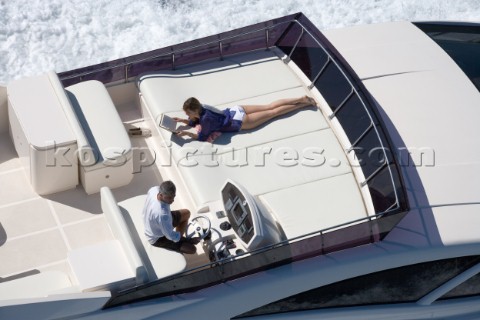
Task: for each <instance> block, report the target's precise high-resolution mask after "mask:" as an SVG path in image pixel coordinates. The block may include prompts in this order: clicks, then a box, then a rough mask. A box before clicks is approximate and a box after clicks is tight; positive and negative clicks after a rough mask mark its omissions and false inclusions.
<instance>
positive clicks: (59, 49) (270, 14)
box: [0, 0, 480, 84]
mask: <svg viewBox="0 0 480 320" xmlns="http://www.w3.org/2000/svg"><path fill="white" fill-rule="evenodd" d="M300 11H301V12H303V13H304V14H305V15H306V16H307V17H308V18H309V19H310V20H311V21H312V22H313V23H314V24H315V25H316V26H317V27H318V28H319V29H332V28H339V27H344V26H353V25H358V24H370V23H378V22H385V21H398V20H408V21H426V20H457V21H459V20H462V21H476V22H480V0H421V1H419V0H281V1H279V0H237V1H234V0H231V1H222V0H135V1H131V0H128V1H127V0H115V1H112V0H84V1H77V0H0V84H6V83H8V82H9V81H11V80H13V79H16V78H20V77H23V76H30V75H36V74H40V73H43V72H44V71H47V70H55V71H57V72H61V71H65V70H69V69H74V68H79V67H83V66H87V65H90V64H95V63H100V62H104V61H108V60H112V59H116V58H120V57H123V56H128V55H132V54H136V53H140V52H144V51H148V50H153V49H156V48H160V47H164V46H168V45H171V44H175V43H179V42H183V41H187V40H191V39H195V38H198V37H204V36H208V35H211V34H215V33H218V32H222V31H227V30H230V29H234V28H238V27H242V26H246V25H249V24H252V23H256V22H261V21H264V20H269V19H272V18H276V17H280V16H284V15H287V14H291V13H295V12H300Z"/></svg>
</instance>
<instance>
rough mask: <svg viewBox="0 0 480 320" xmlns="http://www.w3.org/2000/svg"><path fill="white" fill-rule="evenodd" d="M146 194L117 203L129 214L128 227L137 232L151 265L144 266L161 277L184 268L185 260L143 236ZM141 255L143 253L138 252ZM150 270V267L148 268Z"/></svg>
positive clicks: (178, 254) (177, 253)
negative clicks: (131, 224)
mask: <svg viewBox="0 0 480 320" xmlns="http://www.w3.org/2000/svg"><path fill="white" fill-rule="evenodd" d="M145 198H146V195H140V196H136V197H133V198H130V199H127V200H125V201H122V202H119V203H118V205H119V206H120V207H121V208H123V209H124V213H127V214H129V215H130V218H131V221H132V222H133V226H130V228H132V229H134V230H133V231H134V232H135V231H136V233H137V234H138V237H139V239H140V242H141V245H142V246H143V249H144V250H145V254H146V255H147V257H148V261H149V263H150V264H151V266H146V267H147V269H150V268H153V272H154V273H155V276H156V278H158V279H161V278H164V277H167V276H170V275H173V274H176V273H179V272H182V271H183V270H185V268H186V266H187V261H186V259H185V257H184V256H183V254H181V253H179V252H176V251H172V250H168V249H163V248H157V247H154V246H152V245H151V244H150V243H149V242H148V240H147V238H146V237H145V233H144V232H145V228H144V226H143V219H142V210H143V206H144V204H145ZM140 254H141V255H142V254H143V253H142V252H140ZM149 271H150V272H151V271H152V269H150V270H149Z"/></svg>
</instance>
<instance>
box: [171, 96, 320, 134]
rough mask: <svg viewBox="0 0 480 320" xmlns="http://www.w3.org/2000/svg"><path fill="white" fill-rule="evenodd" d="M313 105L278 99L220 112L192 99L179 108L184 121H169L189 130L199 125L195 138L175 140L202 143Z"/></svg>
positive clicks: (300, 100)
mask: <svg viewBox="0 0 480 320" xmlns="http://www.w3.org/2000/svg"><path fill="white" fill-rule="evenodd" d="M312 105H313V106H314V105H316V103H315V100H313V98H311V97H308V96H303V97H301V98H293V99H280V100H276V101H273V102H271V103H270V104H266V105H245V106H240V105H237V106H234V107H232V108H227V109H225V110H223V111H220V110H217V109H215V108H213V107H211V106H208V105H205V104H201V103H200V101H198V100H197V99H196V98H193V97H192V98H188V99H187V100H186V101H185V103H184V104H183V111H185V113H186V114H187V116H188V119H181V118H173V119H174V120H175V121H177V122H182V123H184V124H186V125H188V126H190V127H194V126H196V125H200V127H201V128H200V131H199V132H198V134H196V133H192V132H188V131H180V132H178V133H177V134H178V135H179V136H189V137H190V138H192V139H196V140H200V141H206V140H207V139H208V138H209V136H210V135H211V134H212V133H214V132H238V131H240V130H249V129H254V128H256V127H258V126H260V125H262V124H263V123H265V122H267V121H269V120H271V119H273V118H275V117H278V116H281V115H283V114H286V113H288V112H291V111H294V110H297V109H300V108H304V107H307V106H312Z"/></svg>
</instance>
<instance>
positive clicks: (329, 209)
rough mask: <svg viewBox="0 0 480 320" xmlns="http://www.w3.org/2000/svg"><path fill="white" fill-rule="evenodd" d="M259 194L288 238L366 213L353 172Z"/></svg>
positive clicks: (351, 219) (360, 216)
mask: <svg viewBox="0 0 480 320" xmlns="http://www.w3.org/2000/svg"><path fill="white" fill-rule="evenodd" d="M291 195H295V198H294V199H292V197H291ZM259 198H260V200H261V201H262V203H263V204H264V205H265V206H266V207H267V208H268V209H269V211H270V212H272V214H274V215H275V217H276V218H277V220H278V222H279V224H280V225H281V226H282V229H283V231H284V232H285V235H286V236H287V238H288V239H291V238H294V237H298V236H301V235H304V234H307V233H310V232H314V231H318V230H321V229H325V228H328V227H333V226H336V225H338V224H340V223H343V222H345V221H353V220H356V219H360V218H364V217H366V216H367V212H366V210H365V206H364V204H363V201H362V196H361V194H360V190H359V189H358V186H357V182H356V180H355V177H354V176H353V174H352V173H348V174H343V175H338V176H334V177H330V178H328V179H321V180H316V181H313V182H311V183H305V184H302V185H298V186H294V187H292V188H289V189H283V190H277V191H274V192H270V193H267V194H263V195H261V196H259ZM307 221H308V223H302V222H307Z"/></svg>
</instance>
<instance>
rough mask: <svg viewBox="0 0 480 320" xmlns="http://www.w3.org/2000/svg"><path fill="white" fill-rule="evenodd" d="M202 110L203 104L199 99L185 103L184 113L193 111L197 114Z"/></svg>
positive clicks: (190, 99)
mask: <svg viewBox="0 0 480 320" xmlns="http://www.w3.org/2000/svg"><path fill="white" fill-rule="evenodd" d="M201 109H202V104H201V103H200V101H198V99H197V98H194V97H191V98H188V99H187V100H185V102H184V103H183V111H187V110H188V111H192V112H196V113H200V110H201Z"/></svg>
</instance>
